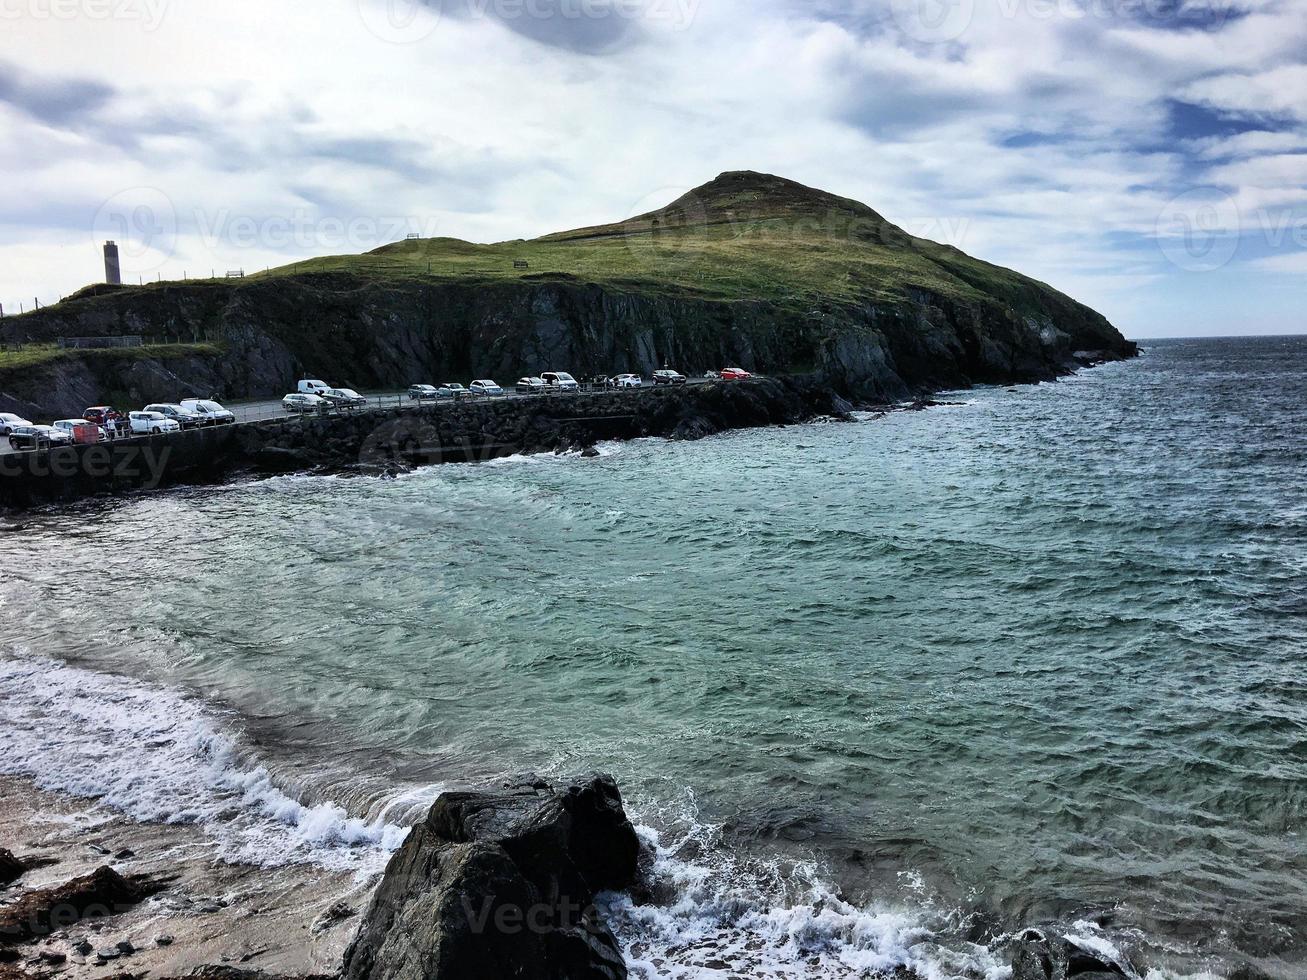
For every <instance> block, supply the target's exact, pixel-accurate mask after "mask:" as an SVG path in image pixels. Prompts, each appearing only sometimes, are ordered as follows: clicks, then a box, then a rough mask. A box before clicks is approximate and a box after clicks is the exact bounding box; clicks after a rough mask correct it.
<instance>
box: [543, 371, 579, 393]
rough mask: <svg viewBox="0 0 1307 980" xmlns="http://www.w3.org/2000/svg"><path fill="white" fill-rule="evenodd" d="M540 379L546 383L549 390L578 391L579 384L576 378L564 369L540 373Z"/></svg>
mask: <svg viewBox="0 0 1307 980" xmlns="http://www.w3.org/2000/svg"><path fill="white" fill-rule="evenodd" d="M540 380H541V381H543V382H544V383H545V384H546V385H548V387H549V389H550V390H551V391H569V392H570V391H580V390H581V386H580V385H579V384H577V381H576V378H574V377H572V376H571V375H570V374H568V373H567V372H566V371H549V372H548V373H546V374H542V375H540Z"/></svg>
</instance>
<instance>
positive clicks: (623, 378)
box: [608, 374, 644, 388]
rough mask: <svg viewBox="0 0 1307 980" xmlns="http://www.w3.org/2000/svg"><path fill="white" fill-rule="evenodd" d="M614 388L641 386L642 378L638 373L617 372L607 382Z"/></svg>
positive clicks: (642, 383) (642, 385)
mask: <svg viewBox="0 0 1307 980" xmlns="http://www.w3.org/2000/svg"><path fill="white" fill-rule="evenodd" d="M608 383H609V384H610V385H612V386H613V387H614V388H643V387H644V379H643V378H642V377H640V376H639V375H638V374H619V375H618V376H617V377H615V378H613V380H612V381H610V382H608Z"/></svg>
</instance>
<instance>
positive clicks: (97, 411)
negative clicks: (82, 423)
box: [82, 405, 128, 438]
mask: <svg viewBox="0 0 1307 980" xmlns="http://www.w3.org/2000/svg"><path fill="white" fill-rule="evenodd" d="M82 418H84V419H86V421H88V422H93V423H95V424H96V425H98V426H99V427H100V428H102V429H104V431H105V433H106V434H107V435H108V436H110V438H112V437H114V436H117V435H123V434H126V432H127V427H128V426H127V416H125V415H123V414H122V413H121V412H119V411H118V410H117V409H116V408H110V407H109V406H107V405H101V406H99V407H98V408H88V409H87V410H86V411H85V412H83V413H82Z"/></svg>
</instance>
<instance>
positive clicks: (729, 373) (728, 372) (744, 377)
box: [722, 368, 753, 381]
mask: <svg viewBox="0 0 1307 980" xmlns="http://www.w3.org/2000/svg"><path fill="white" fill-rule="evenodd" d="M752 377H753V375H752V374H750V373H749V372H748V371H746V370H744V368H726V369H725V370H724V371H722V380H723V381H748V380H749V379H750V378H752Z"/></svg>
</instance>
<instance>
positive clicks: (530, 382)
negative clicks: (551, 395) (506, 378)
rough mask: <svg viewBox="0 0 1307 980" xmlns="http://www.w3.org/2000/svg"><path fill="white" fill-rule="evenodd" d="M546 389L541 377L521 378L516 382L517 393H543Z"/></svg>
mask: <svg viewBox="0 0 1307 980" xmlns="http://www.w3.org/2000/svg"><path fill="white" fill-rule="evenodd" d="M546 390H547V389H546V387H545V383H544V380H543V379H541V378H523V379H521V380H520V381H519V382H518V383H517V393H518V394H519V395H543V394H544V393H545V391H546Z"/></svg>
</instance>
